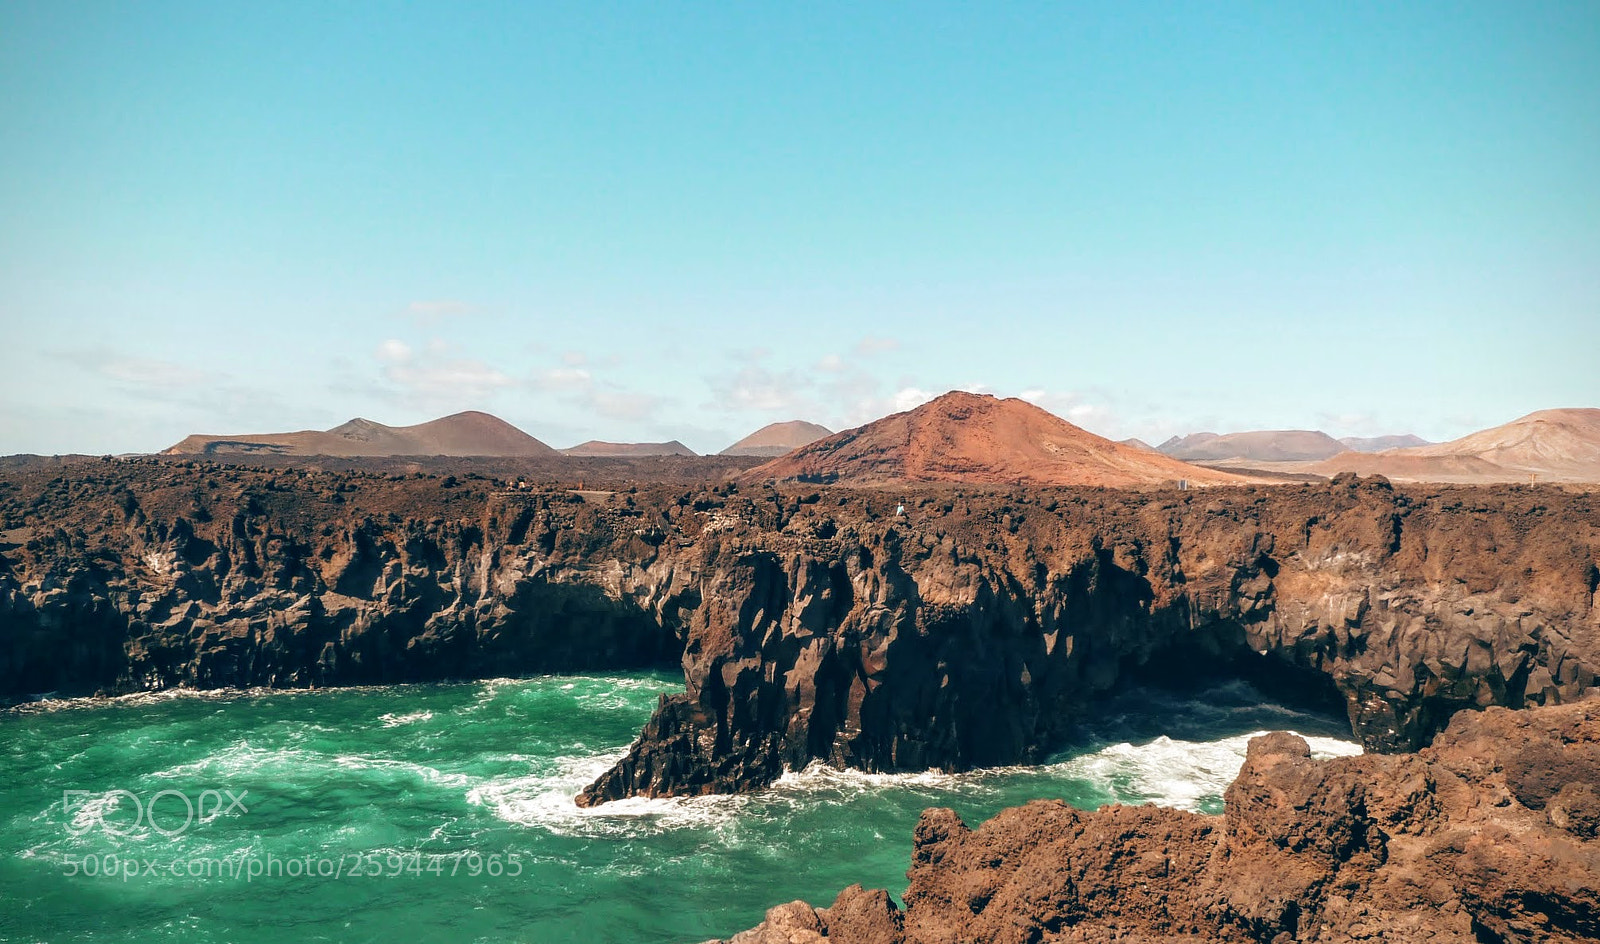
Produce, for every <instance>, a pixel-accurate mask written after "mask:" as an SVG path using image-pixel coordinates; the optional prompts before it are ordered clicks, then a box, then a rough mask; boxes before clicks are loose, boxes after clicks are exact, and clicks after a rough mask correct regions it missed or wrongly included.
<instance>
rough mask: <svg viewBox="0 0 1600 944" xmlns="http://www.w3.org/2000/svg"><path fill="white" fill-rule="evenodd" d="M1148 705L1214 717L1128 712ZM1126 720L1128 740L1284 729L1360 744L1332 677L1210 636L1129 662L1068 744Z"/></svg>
mask: <svg viewBox="0 0 1600 944" xmlns="http://www.w3.org/2000/svg"><path fill="white" fill-rule="evenodd" d="M1239 635H1240V637H1242V633H1240V634H1239ZM1149 701H1160V702H1163V703H1165V704H1167V705H1170V706H1171V707H1173V708H1174V709H1179V708H1180V707H1182V706H1188V707H1190V709H1191V710H1192V706H1194V705H1195V704H1197V703H1201V704H1205V705H1207V706H1208V707H1210V708H1214V709H1215V710H1214V711H1208V712H1205V715H1206V717H1205V718H1204V719H1197V718H1191V717H1185V716H1183V715H1182V714H1181V713H1162V712H1150V711H1129V710H1128V709H1129V708H1130V707H1131V706H1134V705H1139V704H1141V703H1143V702H1149ZM1129 719H1133V720H1135V721H1136V723H1134V724H1133V728H1132V729H1130V730H1129V731H1128V732H1127V733H1128V734H1132V735H1143V736H1146V737H1149V738H1155V737H1159V736H1162V735H1166V736H1168V737H1174V738H1185V739H1189V738H1193V737H1197V736H1199V735H1202V734H1203V735H1204V736H1207V737H1227V736H1234V735H1240V734H1248V733H1250V732H1252V731H1256V730H1263V729H1267V728H1283V729H1293V730H1296V731H1299V732H1300V733H1301V734H1317V735H1322V736H1327V737H1338V738H1342V739H1353V740H1358V741H1359V740H1360V738H1359V737H1358V736H1357V735H1356V734H1355V732H1354V730H1353V728H1352V725H1351V723H1350V717H1349V712H1348V708H1347V705H1346V701H1345V698H1344V696H1343V695H1342V694H1341V693H1340V692H1339V689H1338V687H1337V686H1336V685H1335V684H1334V682H1333V679H1332V678H1330V677H1329V676H1327V675H1326V674H1324V673H1322V672H1318V671H1316V670H1314V669H1310V668H1307V667H1305V666H1301V665H1295V664H1293V663H1291V662H1289V661H1288V660H1286V659H1284V658H1282V657H1281V656H1279V655H1277V654H1274V653H1267V654H1262V653H1260V652H1257V651H1255V650H1253V649H1251V648H1249V647H1248V646H1246V645H1245V644H1244V643H1243V641H1242V638H1241V639H1239V640H1237V641H1232V642H1229V643H1219V641H1218V638H1217V635H1212V634H1189V635H1186V636H1185V637H1183V638H1180V639H1178V640H1175V641H1174V642H1172V643H1170V644H1168V645H1166V646H1163V647H1162V648H1160V649H1158V650H1156V651H1154V652H1152V653H1149V654H1148V655H1147V656H1145V657H1144V658H1143V659H1139V658H1136V657H1131V656H1130V657H1128V658H1126V659H1125V660H1124V661H1123V665H1122V670H1121V672H1119V674H1118V679H1117V683H1116V685H1115V686H1113V688H1112V689H1111V691H1110V692H1108V693H1107V695H1106V696H1105V698H1104V699H1103V701H1101V703H1100V704H1099V705H1098V706H1097V707H1096V710H1095V712H1094V714H1093V716H1092V717H1089V718H1086V719H1085V720H1084V722H1083V723H1082V724H1080V725H1078V726H1075V730H1074V736H1073V739H1074V740H1080V739H1081V738H1083V737H1084V736H1086V735H1087V736H1091V737H1092V736H1095V735H1094V732H1101V734H1100V735H1099V736H1104V731H1105V729H1106V728H1107V726H1108V725H1112V726H1115V725H1119V724H1125V723H1126V722H1128V721H1129ZM1267 722H1273V723H1267ZM1278 722H1281V723H1278ZM1197 725H1198V726H1199V727H1200V728H1203V730H1197Z"/></svg>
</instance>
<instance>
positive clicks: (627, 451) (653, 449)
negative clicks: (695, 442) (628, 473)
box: [561, 439, 696, 458]
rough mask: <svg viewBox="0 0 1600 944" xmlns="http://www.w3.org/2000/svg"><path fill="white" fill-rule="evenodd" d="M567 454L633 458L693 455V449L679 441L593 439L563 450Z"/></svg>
mask: <svg viewBox="0 0 1600 944" xmlns="http://www.w3.org/2000/svg"><path fill="white" fill-rule="evenodd" d="M561 453H562V455H567V456H612V457H623V458H632V457H636V456H693V455H696V453H695V451H694V450H693V449H690V448H689V447H688V446H685V445H684V444H683V443H681V442H678V441H677V440H676V439H674V440H672V441H671V442H659V443H614V442H604V441H602V440H599V439H591V440H589V441H588V442H585V443H579V444H578V445H576V446H572V447H570V448H567V449H563V450H561Z"/></svg>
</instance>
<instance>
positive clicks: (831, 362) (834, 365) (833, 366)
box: [817, 354, 844, 374]
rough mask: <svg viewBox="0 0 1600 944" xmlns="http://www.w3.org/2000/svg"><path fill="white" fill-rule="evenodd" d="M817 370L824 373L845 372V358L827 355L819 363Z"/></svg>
mask: <svg viewBox="0 0 1600 944" xmlns="http://www.w3.org/2000/svg"><path fill="white" fill-rule="evenodd" d="M817 370H820V371H823V372H824V373H829V374H837V373H839V372H840V371H842V370H844V358H842V357H840V356H839V355H837V354H825V355H823V357H822V360H820V361H817Z"/></svg>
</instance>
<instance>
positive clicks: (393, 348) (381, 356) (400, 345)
mask: <svg viewBox="0 0 1600 944" xmlns="http://www.w3.org/2000/svg"><path fill="white" fill-rule="evenodd" d="M377 358H378V360H379V361H380V362H381V363H384V364H403V363H405V362H406V361H409V360H411V345H409V344H407V343H406V342H404V341H402V340H400V339H399V338H390V339H388V340H387V341H384V342H383V343H382V344H379V345H378V350H377Z"/></svg>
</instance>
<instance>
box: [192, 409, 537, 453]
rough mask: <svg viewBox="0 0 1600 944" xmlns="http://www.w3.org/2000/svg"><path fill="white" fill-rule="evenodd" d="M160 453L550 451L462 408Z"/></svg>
mask: <svg viewBox="0 0 1600 944" xmlns="http://www.w3.org/2000/svg"><path fill="white" fill-rule="evenodd" d="M162 453H163V454H164V455H208V456H209V455H230V454H232V455H237V454H241V453H264V454H276V455H285V456H553V455H555V454H556V451H555V450H554V449H551V448H550V447H549V446H547V445H545V444H544V443H542V442H540V441H539V440H537V439H534V438H533V437H532V436H529V435H528V434H527V433H525V432H523V431H522V430H520V429H518V428H516V427H515V426H512V425H511V424H510V423H507V422H506V421H505V420H502V419H500V418H499V417H497V416H490V415H489V414H488V413H480V412H478V411H476V410H468V411H467V412H465V413H456V414H453V415H451V416H445V417H441V418H439V419H436V420H431V421H429V422H427V423H419V424H417V425H416V426H385V425H383V424H382V423H374V422H373V421H372V420H368V419H362V418H361V417H356V418H355V419H353V420H351V421H350V422H348V423H344V424H342V425H339V426H335V427H334V428H333V429H329V430H315V429H307V430H301V431H299V432H295V433H255V434H248V435H239V436H206V435H197V436H190V437H188V438H186V439H184V440H183V441H182V442H180V443H178V444H177V445H175V446H172V447H170V448H167V449H164V450H162Z"/></svg>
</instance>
